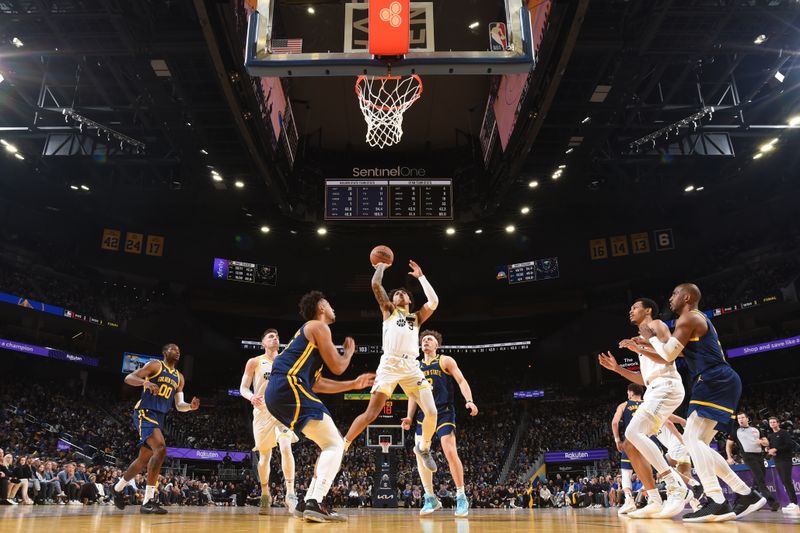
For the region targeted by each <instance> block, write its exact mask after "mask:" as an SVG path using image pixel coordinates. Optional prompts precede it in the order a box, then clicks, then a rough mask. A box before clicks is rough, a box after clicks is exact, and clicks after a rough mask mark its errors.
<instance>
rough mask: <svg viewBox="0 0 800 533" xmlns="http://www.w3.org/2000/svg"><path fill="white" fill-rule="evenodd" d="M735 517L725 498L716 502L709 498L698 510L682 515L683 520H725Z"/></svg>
mask: <svg viewBox="0 0 800 533" xmlns="http://www.w3.org/2000/svg"><path fill="white" fill-rule="evenodd" d="M735 519H736V513H734V512H733V508H732V507H731V504H729V503H728V501H727V500H726V501H724V502H722V503H717V502H715V501H714V500H712V499H711V498H708V499H707V501H706V504H705V505H704V506H702V507H701V508H700V509H699V510H697V511H694V512H691V513H688V514H685V515H683V521H684V522H725V521H726V520H735Z"/></svg>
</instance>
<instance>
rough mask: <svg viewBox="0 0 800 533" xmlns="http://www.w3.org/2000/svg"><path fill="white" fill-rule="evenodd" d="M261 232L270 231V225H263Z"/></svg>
mask: <svg viewBox="0 0 800 533" xmlns="http://www.w3.org/2000/svg"><path fill="white" fill-rule="evenodd" d="M261 233H269V226H261Z"/></svg>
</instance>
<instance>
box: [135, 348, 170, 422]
mask: <svg viewBox="0 0 800 533" xmlns="http://www.w3.org/2000/svg"><path fill="white" fill-rule="evenodd" d="M158 364H159V365H161V369H160V370H159V371H158V373H157V374H156V375H155V376H151V377H149V378H147V380H148V381H150V382H152V383H155V384H156V385H158V393H157V394H153V393H152V392H150V391H149V390H147V389H144V390H143V391H142V398H141V399H140V400H139V402H138V403H137V404H136V407H134V409H149V410H151V411H157V412H159V413H168V412H169V410H170V409H172V404H173V402H174V401H175V399H174V398H173V397H172V396H173V395H174V394H175V391H177V390H178V384H179V383H180V380H181V374H180V372H178V370H177V369H175V370H170V369H169V368H167V365H165V364H164V363H163V362H162V361H159V362H158Z"/></svg>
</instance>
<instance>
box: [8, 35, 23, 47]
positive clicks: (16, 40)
mask: <svg viewBox="0 0 800 533" xmlns="http://www.w3.org/2000/svg"><path fill="white" fill-rule="evenodd" d="M11 44H13V45H14V46H16V47H17V48H22V47H23V46H25V43H23V42H22V41H20V40H19V37H14V38H13V39H11Z"/></svg>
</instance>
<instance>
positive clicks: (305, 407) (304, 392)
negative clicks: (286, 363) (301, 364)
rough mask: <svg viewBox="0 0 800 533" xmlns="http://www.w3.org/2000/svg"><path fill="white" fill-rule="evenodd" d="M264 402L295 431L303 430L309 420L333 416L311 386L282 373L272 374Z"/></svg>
mask: <svg viewBox="0 0 800 533" xmlns="http://www.w3.org/2000/svg"><path fill="white" fill-rule="evenodd" d="M264 403H266V404H267V409H268V410H269V412H270V414H271V415H272V416H273V417H274V418H276V419H277V420H278V421H279V422H280V423H281V424H283V425H284V426H286V427H287V428H288V429H289V431H292V432H295V433H297V432H300V431H302V430H303V428H304V427H305V426H306V424H307V423H308V421H309V420H322V417H323V416H325V415H328V416H331V414H330V412H329V411H328V408H327V407H325V404H323V403H322V400H320V399H319V398H317V395H316V394H314V391H312V390H311V387H310V386H308V385H307V384H306V383H303V382H302V381H300V380H299V379H296V380H292V381H289V379H288V378H287V376H285V375H282V374H272V375H271V376H270V378H269V387H267V390H266V392H265V393H264ZM331 418H333V417H331ZM254 424H255V421H254ZM254 432H255V426H254Z"/></svg>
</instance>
